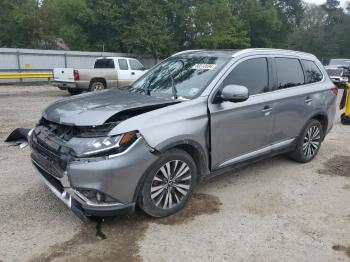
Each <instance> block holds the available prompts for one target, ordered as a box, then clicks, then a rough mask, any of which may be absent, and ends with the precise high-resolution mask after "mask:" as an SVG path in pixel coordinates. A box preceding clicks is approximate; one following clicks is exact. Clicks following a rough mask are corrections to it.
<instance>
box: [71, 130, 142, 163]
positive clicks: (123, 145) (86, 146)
mask: <svg viewBox="0 0 350 262" xmlns="http://www.w3.org/2000/svg"><path fill="white" fill-rule="evenodd" d="M137 138H138V133H137V132H135V131H134V132H129V133H125V134H123V135H117V136H107V137H95V138H83V137H73V138H71V139H70V140H69V142H68V143H67V146H68V147H70V148H72V149H73V151H74V152H75V155H76V156H77V157H96V156H106V155H111V154H118V153H120V152H122V151H124V150H125V149H127V148H128V147H129V146H130V145H131V144H132V143H133V142H135V141H136V139H137Z"/></svg>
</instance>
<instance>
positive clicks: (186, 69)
mask: <svg viewBox="0 0 350 262" xmlns="http://www.w3.org/2000/svg"><path fill="white" fill-rule="evenodd" d="M229 60H230V58H223V57H208V56H206V57H201V56H193V57H178V56H177V57H170V58H168V59H166V60H164V61H163V62H162V63H160V64H159V65H157V66H156V67H154V68H153V69H151V70H150V71H148V72H147V73H146V74H145V75H144V76H143V77H141V78H139V79H138V80H136V81H135V82H134V83H133V84H132V85H131V86H130V87H129V91H130V92H137V93H143V94H147V95H151V96H160V97H172V98H175V99H176V98H178V99H192V98H194V97H196V96H198V95H199V94H200V93H201V92H202V91H203V90H204V89H205V87H206V86H207V85H208V84H209V82H210V81H211V80H212V78H213V77H214V76H215V75H216V74H217V73H218V72H219V71H220V70H221V69H222V68H223V66H224V65H225V64H226V63H227V62H228V61H229Z"/></svg>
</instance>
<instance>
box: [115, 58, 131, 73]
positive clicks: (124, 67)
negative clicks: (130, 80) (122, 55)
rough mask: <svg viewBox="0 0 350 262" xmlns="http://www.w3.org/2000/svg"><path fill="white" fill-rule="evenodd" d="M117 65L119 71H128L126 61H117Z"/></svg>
mask: <svg viewBox="0 0 350 262" xmlns="http://www.w3.org/2000/svg"><path fill="white" fill-rule="evenodd" d="M118 64H119V69H120V70H128V69H129V66H128V62H127V61H126V59H118Z"/></svg>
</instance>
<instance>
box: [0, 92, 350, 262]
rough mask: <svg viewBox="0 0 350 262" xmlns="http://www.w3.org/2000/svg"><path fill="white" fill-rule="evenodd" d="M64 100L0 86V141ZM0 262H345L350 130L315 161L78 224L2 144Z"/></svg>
mask: <svg viewBox="0 0 350 262" xmlns="http://www.w3.org/2000/svg"><path fill="white" fill-rule="evenodd" d="M65 96H67V94H66V93H65V92H64V91H59V90H57V89H56V88H54V87H50V86H25V87H16V86H0V110H1V111H0V112H1V113H0V125H1V128H0V140H1V141H3V140H4V139H5V138H6V136H7V135H8V134H9V133H10V131H12V130H13V129H14V128H16V127H32V126H33V125H34V124H35V122H36V121H37V119H39V117H40V112H41V111H42V110H43V109H44V108H45V107H46V106H47V105H48V104H49V103H50V102H53V101H55V100H58V99H60V98H62V97H65ZM0 185H1V190H0V210H1V211H0V212H1V213H0V214H1V215H0V261H181V262H183V261H318V262H319V261H327V262H328V261H350V234H349V232H350V127H346V126H342V125H341V124H340V122H339V112H338V116H337V119H336V124H335V126H334V128H333V130H332V132H331V134H329V136H328V137H327V138H326V141H325V142H324V144H323V146H322V149H321V151H320V153H319V155H318V157H317V158H316V159H315V160H314V161H313V162H312V163H309V164H305V165H302V164H298V163H295V162H293V161H291V160H289V159H287V158H285V157H275V158H272V159H269V160H265V161H262V162H259V163H256V164H253V165H251V166H249V167H246V168H244V169H241V170H239V171H236V172H234V173H233V172H231V173H227V174H225V175H222V176H220V177H217V178H214V179H212V180H210V181H208V182H206V183H205V184H202V185H200V186H199V187H198V188H197V190H196V193H195V195H194V197H193V198H192V200H191V201H190V203H189V205H188V206H187V208H186V209H184V210H183V211H182V212H180V213H178V214H177V215H174V216H172V217H169V218H166V219H152V218H149V217H147V216H145V215H143V214H142V213H141V212H137V213H136V214H135V215H132V216H130V217H123V218H117V219H111V220H108V221H104V222H103V223H102V224H101V223H97V224H95V223H89V224H84V223H82V222H81V221H80V220H79V219H77V218H76V217H75V216H74V215H73V214H72V213H71V212H70V211H69V210H68V209H67V208H66V207H65V206H64V205H63V204H62V203H61V202H60V201H59V200H58V199H56V197H55V196H54V195H53V194H52V193H50V192H49V190H48V189H47V188H46V186H44V185H43V183H42V182H41V180H40V179H39V178H38V177H37V176H36V175H35V173H34V169H33V168H32V167H31V164H30V161H29V149H28V148H26V149H23V150H20V149H19V148H15V147H9V146H8V145H7V144H4V143H3V142H0Z"/></svg>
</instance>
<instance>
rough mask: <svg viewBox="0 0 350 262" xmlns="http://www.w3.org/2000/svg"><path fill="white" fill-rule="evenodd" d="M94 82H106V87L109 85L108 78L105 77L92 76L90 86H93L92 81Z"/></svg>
mask: <svg viewBox="0 0 350 262" xmlns="http://www.w3.org/2000/svg"><path fill="white" fill-rule="evenodd" d="M94 82H101V83H103V84H104V86H105V87H107V81H106V79H105V78H103V77H94V78H91V80H90V84H89V87H91V85H92V83H94Z"/></svg>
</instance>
